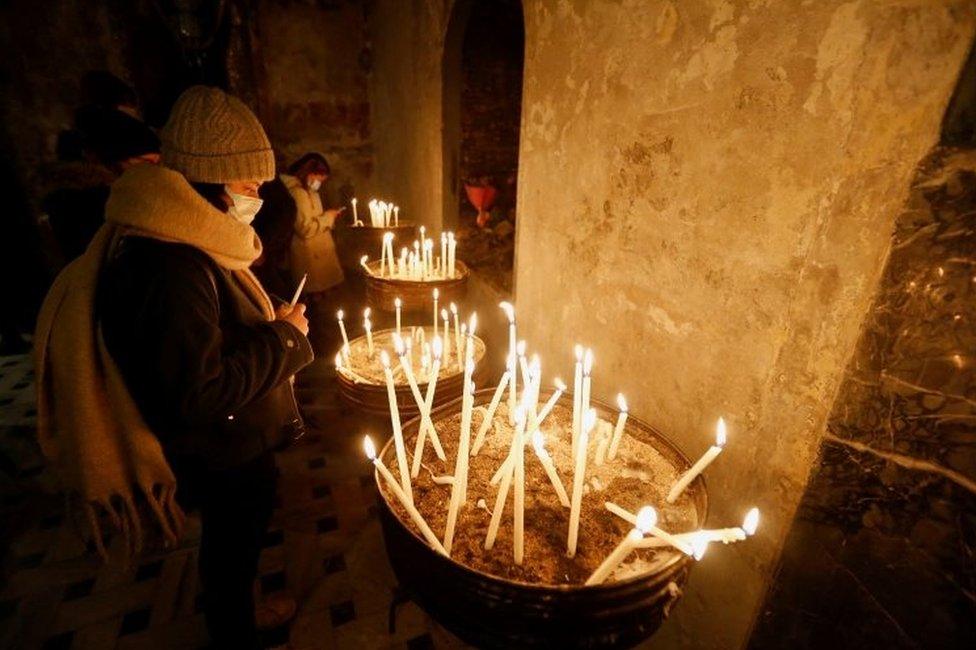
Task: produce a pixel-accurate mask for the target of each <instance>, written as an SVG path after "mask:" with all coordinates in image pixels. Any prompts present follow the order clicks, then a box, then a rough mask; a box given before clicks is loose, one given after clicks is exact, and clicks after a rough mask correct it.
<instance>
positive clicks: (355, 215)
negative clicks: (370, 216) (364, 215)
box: [352, 196, 359, 226]
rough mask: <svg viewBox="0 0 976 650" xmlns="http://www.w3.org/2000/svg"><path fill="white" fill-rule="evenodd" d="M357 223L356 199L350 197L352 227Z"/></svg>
mask: <svg viewBox="0 0 976 650" xmlns="http://www.w3.org/2000/svg"><path fill="white" fill-rule="evenodd" d="M357 223H359V213H358V212H356V197H355V196H354V197H352V225H354V226H355V225H356V224H357Z"/></svg>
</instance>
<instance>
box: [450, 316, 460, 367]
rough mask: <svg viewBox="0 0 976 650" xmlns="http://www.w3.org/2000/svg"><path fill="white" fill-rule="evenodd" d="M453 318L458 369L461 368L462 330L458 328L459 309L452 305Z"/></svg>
mask: <svg viewBox="0 0 976 650" xmlns="http://www.w3.org/2000/svg"><path fill="white" fill-rule="evenodd" d="M451 316H452V317H453V318H454V354H456V355H457V357H458V369H460V368H461V328H460V327H459V326H458V322H459V320H458V308H457V305H455V304H454V303H453V302H452V303H451Z"/></svg>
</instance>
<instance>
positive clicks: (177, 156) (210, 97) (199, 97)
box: [161, 86, 275, 183]
mask: <svg viewBox="0 0 976 650" xmlns="http://www.w3.org/2000/svg"><path fill="white" fill-rule="evenodd" d="M161 135H162V139H163V147H162V158H163V164H164V165H166V166H167V167H169V168H171V169H175V170H176V171H178V172H180V173H182V174H183V175H184V176H185V177H186V178H187V180H189V181H191V182H197V183H229V182H231V181H251V180H261V181H269V180H271V179H273V178H274V175H275V161H274V152H273V151H272V150H271V143H270V142H269V141H268V136H267V135H266V134H265V133H264V129H263V128H261V123H260V122H258V118H257V117H255V116H254V113H252V112H251V109H249V108H248V107H247V106H245V105H244V103H243V102H242V101H241V100H239V99H237V98H236V97H233V96H231V95H228V94H227V93H225V92H224V91H222V90H220V89H219V88H210V87H208V86H192V87H190V88H187V89H186V90H185V91H183V94H182V95H180V98H179V99H177V100H176V103H175V104H174V105H173V110H172V111H171V112H170V114H169V120H167V122H166V126H164V127H163V131H162V134H161Z"/></svg>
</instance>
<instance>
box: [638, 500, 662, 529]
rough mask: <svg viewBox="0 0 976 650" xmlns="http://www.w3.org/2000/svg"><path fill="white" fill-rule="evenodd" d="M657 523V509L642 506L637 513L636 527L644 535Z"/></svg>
mask: <svg viewBox="0 0 976 650" xmlns="http://www.w3.org/2000/svg"><path fill="white" fill-rule="evenodd" d="M656 525H657V510H655V509H654V508H652V507H651V506H644V507H643V508H641V509H640V511H638V513H637V524H636V528H637V530H639V531H640V532H642V533H644V534H645V535H646V534H647V533H649V532H651V529H652V528H654V526H656Z"/></svg>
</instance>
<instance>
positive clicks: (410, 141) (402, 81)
mask: <svg viewBox="0 0 976 650" xmlns="http://www.w3.org/2000/svg"><path fill="white" fill-rule="evenodd" d="M451 4H452V2H451V0H375V1H374V2H372V3H371V4H370V13H369V33H370V38H371V40H372V43H373V64H372V74H371V78H370V85H369V92H370V109H371V118H372V124H373V136H374V140H375V142H376V143H377V146H376V179H375V183H374V186H375V187H376V192H377V193H378V195H381V196H383V197H386V198H389V199H391V200H393V201H395V202H396V203H398V204H399V205H400V206H401V207H402V212H401V215H402V216H404V217H405V218H409V219H411V220H413V221H415V222H417V223H422V224H426V225H428V226H431V227H435V228H439V227H440V225H441V223H442V218H443V216H442V215H443V203H442V183H443V180H442V178H443V168H442V167H443V166H442V151H441V127H442V121H441V85H442V82H441V59H442V56H441V54H442V50H443V45H444V35H445V32H446V29H447V22H448V18H449V16H450V8H451Z"/></svg>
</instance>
